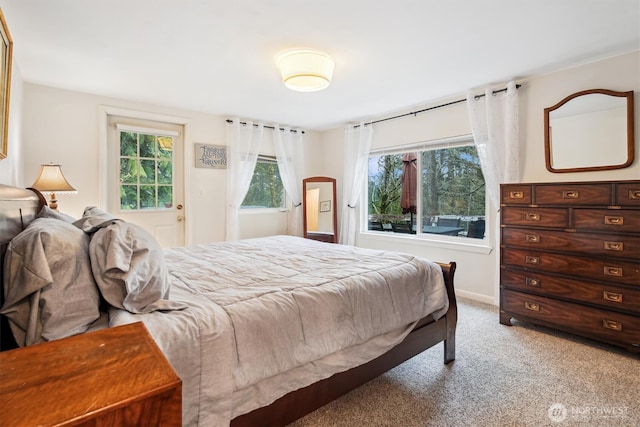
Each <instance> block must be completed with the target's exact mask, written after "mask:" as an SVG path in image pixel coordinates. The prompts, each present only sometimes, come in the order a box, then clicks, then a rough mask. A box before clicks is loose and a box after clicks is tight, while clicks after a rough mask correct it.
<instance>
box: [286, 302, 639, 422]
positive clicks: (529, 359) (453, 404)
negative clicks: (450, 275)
mask: <svg viewBox="0 0 640 427" xmlns="http://www.w3.org/2000/svg"><path fill="white" fill-rule="evenodd" d="M458 311H459V319H458V329H457V335H456V360H455V361H454V362H453V363H451V364H449V365H445V364H443V347H442V344H438V345H437V346H435V347H433V348H431V349H429V350H426V351H425V352H423V353H421V354H419V355H418V356H416V357H414V358H412V359H410V360H408V361H407V362H405V363H403V364H402V365H400V366H398V367H396V368H394V369H393V370H391V371H389V372H387V373H386V374H384V375H382V376H380V377H378V378H377V379H375V380H373V381H371V382H369V383H367V384H365V385H363V386H362V387H360V388H358V389H356V390H354V391H352V392H350V393H348V394H347V395H345V396H343V397H341V398H340V399H338V400H336V401H334V402H331V403H330V404H328V405H326V406H324V407H322V408H320V409H318V410H317V411H315V412H313V413H311V414H309V415H307V416H306V417H304V418H302V419H300V420H298V421H296V422H294V423H293V424H291V425H290V427H319V426H322V427H328V426H336V427H339V426H344V427H347V426H349V427H352V426H403V427H405V426H406V427H411V426H416V427H418V426H420V427H423V426H438V427H440V426H443V427H444V426H453V427H457V426H491V427H496V426H514V427H515V426H536V427H538V426H559V427H563V426H578V425H579V426H607V427H609V426H640V357H639V356H638V355H637V354H631V353H629V352H627V351H626V350H624V349H622V348H618V347H615V346H609V345H607V344H602V343H599V342H596V341H592V340H587V339H582V338H580V337H577V336H574V335H570V334H565V333H562V332H558V331H554V330H552V329H549V328H543V327H538V326H534V325H531V324H528V323H524V322H519V321H513V323H514V326H511V327H509V326H504V325H501V324H500V323H499V321H498V308H497V307H495V306H492V305H489V304H484V303H479V302H476V301H472V300H468V299H463V298H459V299H458Z"/></svg>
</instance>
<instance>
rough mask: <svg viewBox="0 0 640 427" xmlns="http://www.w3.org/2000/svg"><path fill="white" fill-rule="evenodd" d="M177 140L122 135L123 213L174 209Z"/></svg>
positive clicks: (121, 182)
mask: <svg viewBox="0 0 640 427" xmlns="http://www.w3.org/2000/svg"><path fill="white" fill-rule="evenodd" d="M173 147H174V144H173V137H170V136H157V135H151V134H138V133H136V132H121V133H120V171H119V174H120V177H119V178H120V209H121V210H128V211H131V210H149V209H170V208H172V207H173V205H174V203H173Z"/></svg>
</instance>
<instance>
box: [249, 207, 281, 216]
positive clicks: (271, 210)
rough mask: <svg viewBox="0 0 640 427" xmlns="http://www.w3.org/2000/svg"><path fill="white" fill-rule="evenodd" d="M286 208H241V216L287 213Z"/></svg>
mask: <svg viewBox="0 0 640 427" xmlns="http://www.w3.org/2000/svg"><path fill="white" fill-rule="evenodd" d="M287 212H289V211H288V210H287V209H285V208H241V209H240V215H250V214H266V213H287Z"/></svg>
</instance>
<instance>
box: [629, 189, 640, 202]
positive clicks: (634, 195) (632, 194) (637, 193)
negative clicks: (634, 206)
mask: <svg viewBox="0 0 640 427" xmlns="http://www.w3.org/2000/svg"><path fill="white" fill-rule="evenodd" d="M629 199H631V200H638V199H640V190H629Z"/></svg>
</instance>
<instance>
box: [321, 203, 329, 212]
mask: <svg viewBox="0 0 640 427" xmlns="http://www.w3.org/2000/svg"><path fill="white" fill-rule="evenodd" d="M330 210H331V200H325V201H324V202H320V212H329V211H330Z"/></svg>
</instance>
